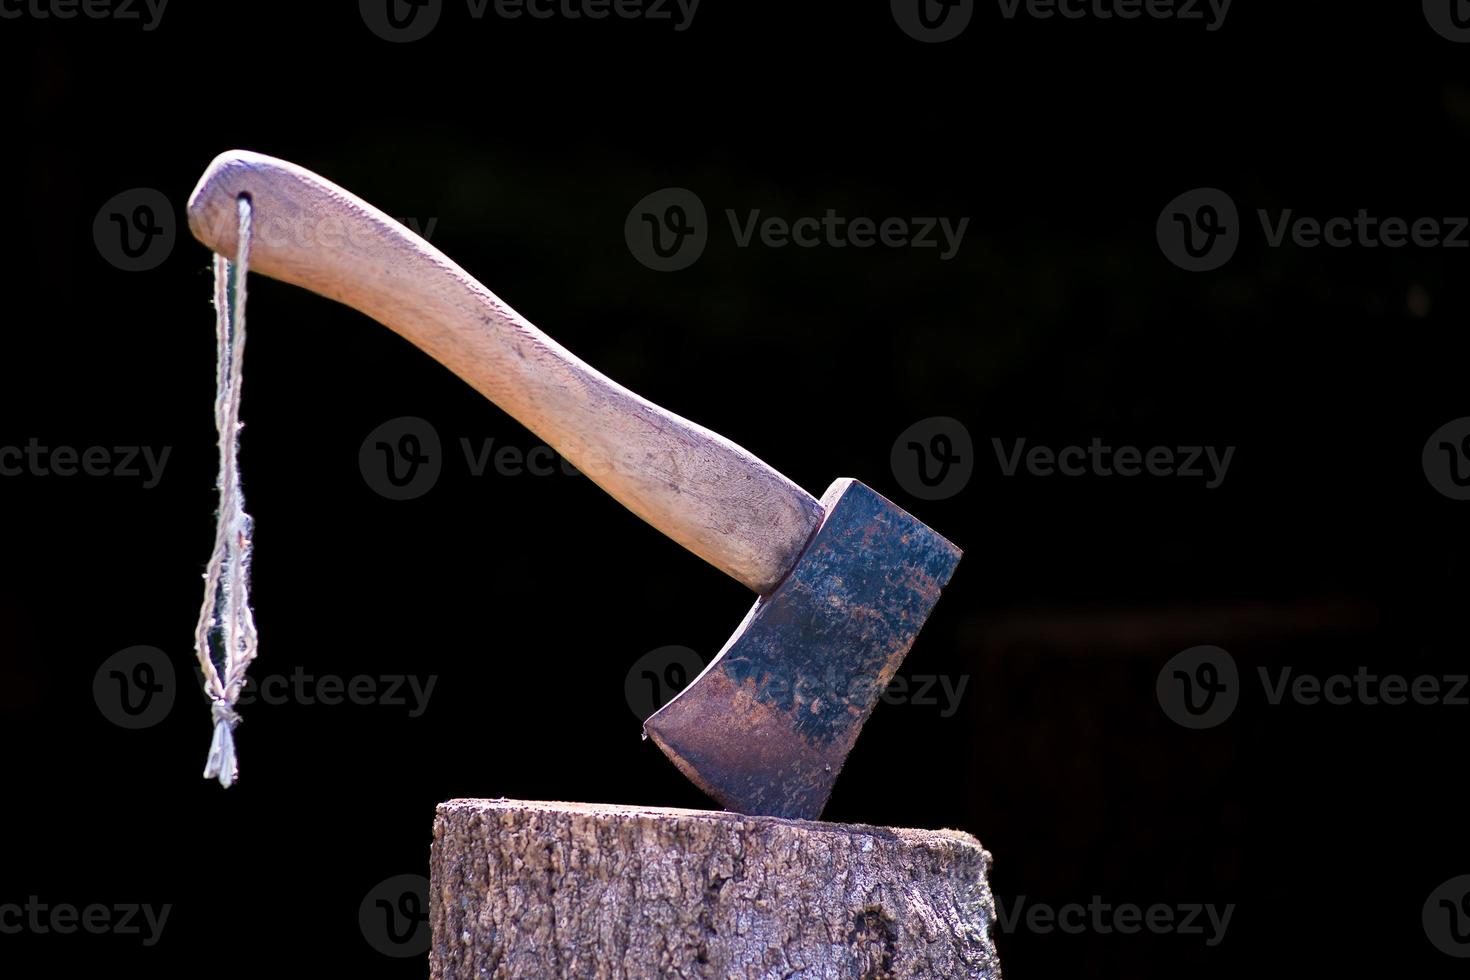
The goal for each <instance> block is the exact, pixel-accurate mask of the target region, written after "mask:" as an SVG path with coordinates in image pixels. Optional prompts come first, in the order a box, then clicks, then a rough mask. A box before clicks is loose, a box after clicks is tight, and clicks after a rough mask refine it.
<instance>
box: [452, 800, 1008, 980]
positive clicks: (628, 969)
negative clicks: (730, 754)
mask: <svg viewBox="0 0 1470 980" xmlns="http://www.w3.org/2000/svg"><path fill="white" fill-rule="evenodd" d="M430 865H431V870H430V885H429V895H430V898H429V914H430V922H431V923H432V926H433V945H432V947H431V949H430V954H429V962H430V974H431V976H432V977H433V978H434V980H471V978H474V980H484V978H489V977H537V978H542V977H608V978H613V977H619V978H621V977H700V978H704V977H711V978H719V980H724V978H727V977H809V978H817V977H841V978H851V977H864V978H874V980H876V978H880V977H936V978H938V977H942V978H955V977H981V978H986V980H994V978H998V977H999V976H1000V967H999V964H998V962H997V961H996V956H995V947H994V944H993V943H992V941H991V925H992V923H993V922H994V919H995V904H994V899H993V898H992V896H991V894H990V886H989V884H988V882H987V880H986V874H987V872H988V871H989V868H990V854H989V853H988V852H986V851H985V850H984V849H983V848H982V847H981V846H980V842H979V841H977V840H976V839H975V838H974V837H971V836H970V835H969V834H964V833H960V832H959V831H953V830H895V829H890V828H885V827H868V826H863V825H861V824H835V823H821V822H815V821H804V820H783V819H780V818H776V817H749V816H744V815H742V814H738V813H729V812H724V811H705V810H670V809H661V808H654V807H631V806H612V805H594V804H582V803H533V802H524V801H517V800H451V801H449V802H448V803H442V804H440V805H439V808H438V813H437V815H436V818H435V821H434V845H433V850H432V855H431V858H430Z"/></svg>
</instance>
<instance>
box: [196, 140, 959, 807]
mask: <svg viewBox="0 0 1470 980" xmlns="http://www.w3.org/2000/svg"><path fill="white" fill-rule="evenodd" d="M242 196H243V197H247V198H248V199H249V201H250V206H251V214H252V218H251V220H252V226H253V229H254V230H253V233H252V239H251V243H250V265H251V269H252V270H253V271H256V272H261V273H264V274H265V275H267V276H270V277H272V278H275V279H279V280H281V281H283V282H289V283H293V284H294V285H297V286H303V287H305V288H307V289H310V290H312V291H313V292H316V293H319V294H321V295H323V296H326V297H328V298H329V299H334V300H337V301H338V302H340V303H345V304H346V305H348V306H350V307H352V308H354V309H356V310H358V311H360V312H362V313H364V314H366V315H367V316H370V317H372V318H373V319H374V320H377V321H378V322H379V323H381V324H383V325H384V326H386V327H388V328H389V329H391V330H393V331H395V332H396V333H398V334H400V335H401V336H403V337H404V338H406V339H407V340H409V341H410V342H412V343H413V344H414V345H415V346H417V347H419V348H420V349H422V350H423V351H425V352H426V353H428V354H430V355H431V356H433V357H434V358H435V359H436V360H438V361H439V362H440V363H441V364H443V365H444V366H445V367H447V368H449V370H451V371H453V372H454V373H455V374H457V375H459V377H461V378H463V379H464V380H465V381H467V382H469V384H470V385H471V386H473V387H474V388H475V389H476V390H477V391H479V392H480V393H481V394H482V395H484V396H485V397H486V398H488V399H490V400H491V401H492V402H494V403H495V404H496V405H498V406H500V407H501V408H502V409H504V410H505V411H506V412H507V413H509V414H510V415H511V416H513V417H514V418H515V419H517V420H518V421H519V422H521V423H522V424H523V425H525V426H526V428H528V429H530V430H531V431H532V432H534V433H536V435H537V436H539V437H540V438H541V439H543V440H545V441H546V443H547V444H548V445H549V446H551V447H552V448H553V449H555V450H556V451H557V452H559V453H560V454H561V455H562V456H563V457H565V458H566V459H567V460H569V461H570V462H571V463H572V465H574V466H576V467H577V469H579V470H580V471H581V472H583V473H584V474H586V475H587V476H588V477H589V478H591V479H592V480H593V481H594V482H596V483H597V484H598V485H599V486H601V487H602V488H603V489H604V490H606V491H607V492H608V493H610V494H612V496H613V497H614V498H615V499H616V500H618V501H619V502H620V503H621V504H623V505H624V506H625V507H627V508H628V509H629V510H631V511H632V512H633V513H635V514H637V515H638V516H639V517H641V518H643V519H644V520H645V521H647V522H648V523H649V524H652V525H653V526H654V527H656V528H658V529H659V530H660V531H662V532H663V533H664V534H667V535H668V536H669V537H671V538H673V539H674V540H675V541H677V542H678V543H679V544H681V545H683V546H684V547H685V548H687V549H689V550H690V551H692V552H694V553H695V554H696V555H698V556H699V557H701V558H703V559H704V560H705V561H707V562H709V563H710V564H711V565H714V566H715V567H716V568H718V569H720V571H722V572H724V573H725V574H727V575H729V576H731V577H732V578H734V579H735V580H737V581H739V582H741V583H742V584H744V585H745V586H747V587H748V588H750V590H751V591H753V592H755V593H756V595H757V596H758V598H757V599H756V602H755V605H754V607H752V608H751V610H750V612H749V613H748V614H747V615H746V617H745V620H744V622H742V623H741V624H740V627H739V629H737V630H736V631H735V635H734V636H732V637H731V638H730V640H729V642H728V643H726V644H725V646H724V648H723V649H722V650H721V651H720V653H719V655H718V656H717V657H715V659H714V660H713V661H711V662H710V664H709V666H708V667H706V668H705V669H704V671H703V672H702V673H701V674H700V675H699V676H698V677H697V678H695V680H694V681H693V682H692V683H690V684H689V685H688V687H686V688H685V689H684V690H683V691H682V692H681V693H679V694H678V695H677V696H676V697H675V698H674V699H673V700H671V701H670V702H669V703H668V704H666V705H664V707H663V708H661V709H659V711H657V712H656V713H655V714H653V715H652V716H651V717H649V718H648V720H647V721H645V722H644V725H643V730H644V732H645V734H646V735H647V736H648V737H650V738H652V739H653V741H654V742H655V743H657V744H658V746H659V748H660V749H662V750H663V751H664V753H665V754H667V755H668V757H669V758H670V759H672V760H673V762H674V764H675V765H676V766H678V767H679V769H680V770H681V771H682V772H683V773H684V774H685V775H686V776H688V777H689V779H691V780H692V781H693V782H694V783H695V784H696V785H697V786H699V788H700V789H702V790H704V791H705V792H706V793H708V794H709V795H710V796H711V797H713V798H714V799H716V800H718V801H719V802H720V803H721V804H723V805H724V806H726V807H727V808H729V809H732V810H738V811H740V812H743V813H752V814H764V815H770V816H779V817H795V818H803V819H816V818H817V817H819V816H820V815H821V812H822V808H823V807H824V806H825V805H826V802H827V797H828V796H829V795H830V794H831V792H832V785H833V783H834V782H835V781H836V779H837V774H838V772H839V770H841V768H842V764H843V762H844V760H845V759H846V758H847V754H848V751H849V750H850V749H851V748H852V745H853V743H854V741H856V739H857V736H858V731H859V730H860V729H861V728H862V725H863V722H865V721H866V720H867V718H868V715H869V714H870V713H871V712H872V710H873V706H874V705H875V704H876V702H877V700H878V697H879V695H880V694H882V692H883V690H884V688H885V687H886V686H887V684H888V682H889V680H891V679H892V677H893V674H894V672H895V671H896V670H897V669H898V666H899V664H900V663H901V662H902V661H903V658H904V656H905V655H906V654H907V653H908V650H909V647H910V646H911V645H912V644H913V641H914V636H915V635H916V634H917V633H918V631H919V628H920V627H921V626H923V624H924V620H925V619H926V618H927V617H928V615H929V612H930V610H931V609H932V608H933V607H934V603H935V602H936V601H937V600H938V598H939V592H940V589H942V588H943V587H944V585H945V583H947V582H948V581H949V577H950V575H951V574H952V573H953V571H954V567H955V564H956V563H957V562H958V561H959V558H960V551H959V549H958V548H956V547H955V546H954V545H953V544H951V543H950V542H949V541H946V540H945V539H944V538H943V537H941V536H940V535H939V534H937V533H935V532H934V531H932V530H930V529H929V527H927V526H926V525H924V524H923V523H922V522H920V521H919V520H917V519H916V518H914V517H913V516H912V515H910V514H908V513H906V512H905V511H904V510H903V509H901V508H899V507H897V506H895V505H894V504H893V503H892V502H891V501H889V500H887V499H886V498H884V497H883V496H881V495H880V494H878V493H876V492H874V491H873V490H872V489H870V488H868V487H866V486H864V485H863V484H862V483H859V482H858V481H857V480H851V479H840V480H837V481H836V482H835V483H833V484H832V486H831V487H829V488H828V489H827V492H826V493H825V494H824V495H823V496H822V499H821V500H820V501H819V500H816V499H815V498H813V497H812V496H811V495H810V494H808V493H807V492H806V491H804V490H802V489H801V488H800V487H798V486H797V485H796V484H794V483H792V482H791V481H790V480H788V479H787V478H786V477H784V476H782V475H781V474H780V473H778V472H776V471H775V470H774V469H772V468H771V467H770V466H767V465H766V464H765V463H763V462H761V460H759V459H757V458H756V457H755V456H753V455H751V454H750V453H749V452H747V451H746V450H744V449H742V448H741V447H739V446H737V445H735V444H734V443H733V442H731V441H730V440H728V439H725V438H724V437H723V436H720V435H717V434H716V433H714V432H711V431H709V430H708V429H705V428H702V427H701V426H698V425H695V424H694V423H693V422H690V421H688V420H687V419H683V418H680V417H679V416H677V415H675V414H673V413H672V412H667V411H665V410H664V409H662V408H660V407H658V406H657V405H654V404H653V403H652V402H649V401H647V400H645V399H643V398H640V397H639V396H638V395H636V394H634V393H633V392H631V391H629V390H628V389H627V388H624V387H623V386H621V385H619V384H617V383H616V382H614V381H612V380H610V379H609V378H606V377H604V376H603V375H602V374H599V373H598V372H597V371H595V370H593V369H592V368H591V367H589V366H588V365H587V364H586V363H584V362H583V361H581V360H580V359H578V358H577V357H576V356H574V355H573V354H572V353H571V352H570V351H568V350H567V349H566V348H564V347H562V346H561V345H560V344H558V343H557V342H556V341H554V340H552V339H551V338H550V337H548V336H547V335H546V334H544V333H542V332H541V331H540V330H538V329H537V328H536V327H535V326H533V325H532V324H531V323H530V322H529V321H528V320H526V319H525V318H524V317H522V316H521V315H520V314H519V313H517V312H516V311H515V310H513V309H511V308H510V307H509V306H507V305H506V304H505V303H503V302H501V300H500V299H499V298H497V297H496V296H495V294H493V293H491V292H490V291H489V290H488V289H486V288H485V287H484V286H482V285H480V283H478V282H476V281H475V279H474V278H472V277H471V276H470V275H469V273H467V272H465V271H464V270H463V269H461V268H460V267H459V266H457V265H455V264H454V263H453V262H451V261H450V260H449V259H448V258H446V257H445V256H444V254H443V253H441V252H440V251H439V250H438V249H436V248H434V247H433V246H432V245H430V244H429V243H428V242H426V241H424V240H423V239H422V238H420V237H419V236H418V235H415V234H414V233H412V232H411V231H409V230H408V229H407V228H405V227H404V226H403V225H401V224H399V223H398V222H397V221H395V220H394V219H392V218H390V217H388V216H387V215H386V214H384V213H383V212H382V211H379V210H378V209H377V208H375V207H373V206H372V205H370V204H368V203H366V202H364V201H362V200H359V199H358V198H357V197H355V196H353V195H352V194H350V193H348V192H347V191H345V190H343V189H342V188H340V187H338V186H337V185H335V184H333V183H331V182H329V181H327V180H324V179H323V178H321V177H319V176H317V175H316V174H314V173H311V172H310V171H308V170H305V169H302V168H301V167H298V166H296V165H294V164H291V163H287V162H286V161H284V160H277V159H274V158H272V157H268V156H262V155H260V154H256V153H248V152H244V151H231V152H229V153H225V154H222V155H221V156H219V157H217V158H216V159H215V160H214V161H213V162H212V163H211V164H210V165H209V168H208V169H207V170H206V171H205V173H204V176H203V177H202V178H200V181H199V185H198V186H197V187H196V188H195V189H194V193H193V194H192V195H191V196H190V198H189V206H188V214H189V228H190V230H191V231H192V232H193V233H194V237H196V238H197V239H199V241H201V242H203V243H204V244H205V245H207V246H209V248H211V249H213V250H214V251H216V252H218V253H220V254H222V255H225V256H227V257H228V256H232V255H234V254H235V250H236V238H237V236H238V230H237V228H238V226H237V217H236V212H237V200H238V198H240V197H242Z"/></svg>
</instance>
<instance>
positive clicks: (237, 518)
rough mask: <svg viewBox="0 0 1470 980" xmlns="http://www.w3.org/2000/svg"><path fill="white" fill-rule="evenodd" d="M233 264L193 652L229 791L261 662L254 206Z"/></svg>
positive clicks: (208, 775) (211, 763) (215, 767)
mask: <svg viewBox="0 0 1470 980" xmlns="http://www.w3.org/2000/svg"><path fill="white" fill-rule="evenodd" d="M237 205H238V212H239V219H240V224H239V233H238V236H237V239H236V249H235V261H234V262H231V261H230V260H229V259H226V258H225V257H224V256H222V255H215V257H214V309H215V333H216V340H217V341H218V345H217V354H218V357H217V361H216V371H215V379H216V388H215V399H214V422H215V427H216V428H217V429H218V430H219V481H218V486H219V523H218V524H217V526H216V529H215V537H214V553H213V554H212V555H210V558H209V566H208V568H207V569H206V571H205V573H204V604H203V606H202V607H201V608H200V610H199V626H198V627H197V628H196V629H195V631H194V651H195V653H197V654H198V656H199V666H200V667H201V668H202V669H203V671H204V690H205V693H207V694H208V695H209V697H210V700H211V702H212V704H211V709H210V716H211V718H212V719H213V721H214V739H213V740H212V741H211V742H210V745H209V759H208V761H207V762H206V763H205V766H204V778H205V779H213V778H218V779H219V783H220V785H221V786H224V787H226V788H228V787H229V786H230V784H231V783H233V782H234V781H235V779H236V778H237V777H238V776H239V763H238V761H237V760H236V758H235V735H234V731H235V726H236V725H238V724H239V723H240V716H239V715H238V714H236V713H235V702H236V701H237V700H238V699H239V697H240V691H241V689H242V688H243V687H244V686H245V669H246V668H247V667H248V666H249V665H250V661H252V660H254V659H255V648H256V636H255V617H254V616H253V615H252V614H251V611H250V538H251V532H252V530H253V522H252V521H251V519H250V515H249V514H247V513H245V496H244V494H243V493H241V491H240V468H239V462H238V460H239V452H240V429H241V427H242V426H241V422H240V375H241V366H242V364H243V363H244V354H245V280H246V277H247V275H248V273H249V267H250V233H251V224H250V199H249V198H248V197H244V196H242V197H240V198H239V200H238V202H237Z"/></svg>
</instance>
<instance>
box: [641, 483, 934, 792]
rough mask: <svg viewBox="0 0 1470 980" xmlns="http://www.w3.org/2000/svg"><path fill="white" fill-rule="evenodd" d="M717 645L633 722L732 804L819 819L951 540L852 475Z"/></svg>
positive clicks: (836, 486)
mask: <svg viewBox="0 0 1470 980" xmlns="http://www.w3.org/2000/svg"><path fill="white" fill-rule="evenodd" d="M822 511H823V514H824V517H823V520H822V524H821V526H820V527H819V528H818V530H817V532H816V533H815V535H813V537H812V539H811V541H810V543H809V544H808V545H807V547H806V550H805V551H803V552H802V555H801V558H800V559H798V560H797V562H796V565H795V566H794V567H793V568H792V570H791V572H790V573H789V574H788V575H787V576H786V578H785V579H783V580H782V581H781V583H780V584H779V585H777V586H776V588H775V589H774V590H772V591H771V592H770V593H769V594H767V595H764V596H762V597H760V598H759V599H757V600H756V603H755V605H754V606H753V607H752V608H751V610H750V612H749V614H747V615H746V617H745V621H744V622H743V623H741V624H740V628H739V629H738V630H736V631H735V635H734V636H732V637H731V638H730V640H729V642H727V643H726V644H725V647H724V649H722V650H721V651H720V653H719V655H718V656H716V657H715V659H714V660H713V661H712V662H711V663H710V665H709V666H708V667H706V668H705V669H704V671H703V673H701V674H700V675H699V676H698V677H697V678H695V679H694V681H693V683H691V684H690V685H689V686H688V687H686V688H685V689H684V690H683V691H681V692H680V693H679V694H678V695H677V696H676V697H675V698H674V699H673V700H672V701H670V702H669V703H668V704H666V705H664V706H663V707H662V708H661V709H659V710H658V711H657V712H655V713H654V714H653V715H652V716H650V717H649V719H648V720H647V721H645V722H644V723H643V731H644V733H645V734H647V735H648V736H649V737H650V738H652V739H653V741H654V742H655V743H657V744H658V747H659V748H660V749H662V750H663V751H664V754H666V755H667V756H668V757H669V758H670V759H672V760H673V762H674V765H676V766H678V767H679V769H680V771H681V772H683V773H684V775H686V776H688V777H689V779H690V780H692V781H693V782H694V783H695V785H697V786H699V788H700V789H702V790H704V791H705V792H706V793H708V794H709V795H710V796H711V797H713V798H714V799H716V800H718V801H719V802H720V803H721V804H722V805H724V806H725V807H726V808H728V809H731V810H736V811H739V812H741V813H749V814H759V815H763V816H775V817H791V818H798V819H805V820H815V819H817V818H818V817H820V816H821V814H822V808H823V807H825V806H826V804H827V797H828V796H829V795H831V793H832V785H833V783H834V782H836V780H837V774H838V772H840V771H841V769H842V764H843V762H844V761H846V759H847V754H848V752H849V750H851V749H852V746H853V743H854V742H855V741H856V740H857V736H858V732H859V731H860V730H861V729H862V726H863V723H864V722H865V721H867V719H868V715H869V714H870V713H871V712H872V710H873V707H874V705H875V704H876V703H877V700H878V697H879V696H880V695H881V694H882V693H883V691H884V689H885V688H886V687H887V685H888V682H889V681H890V680H891V679H892V678H893V675H894V672H895V671H897V670H898V667H899V664H901V663H902V662H903V658H904V656H905V655H906V654H907V653H908V652H909V647H910V646H912V645H913V642H914V637H915V636H916V635H917V634H918V632H919V629H920V627H922V626H923V625H924V620H925V619H927V618H928V616H929V612H930V610H932V609H933V608H934V603H935V602H936V601H937V600H938V599H939V592H940V590H941V589H942V588H944V586H945V584H946V583H947V582H948V581H949V578H950V575H951V574H953V572H954V568H955V565H956V564H957V563H958V562H959V560H960V549H959V548H957V547H955V546H954V545H953V544H951V543H950V542H949V541H947V540H945V539H944V538H943V537H942V536H940V535H939V534H937V533H936V532H935V531H933V530H932V529H930V528H929V527H928V526H927V525H925V524H924V523H923V522H921V521H919V520H918V519H917V518H915V517H913V516H912V515H911V514H909V513H907V512H906V511H904V510H903V509H902V508H900V507H898V506H897V505H895V504H894V503H893V502H892V501H890V500H888V499H887V498H886V497H884V496H882V495H881V494H879V493H877V492H876V491H874V490H872V489H871V488H869V487H867V486H864V485H863V484H862V483H859V482H858V481H856V480H850V479H842V480H838V481H836V482H835V483H833V484H832V486H831V487H830V488H828V490H827V492H826V494H824V495H823V497H822Z"/></svg>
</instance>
